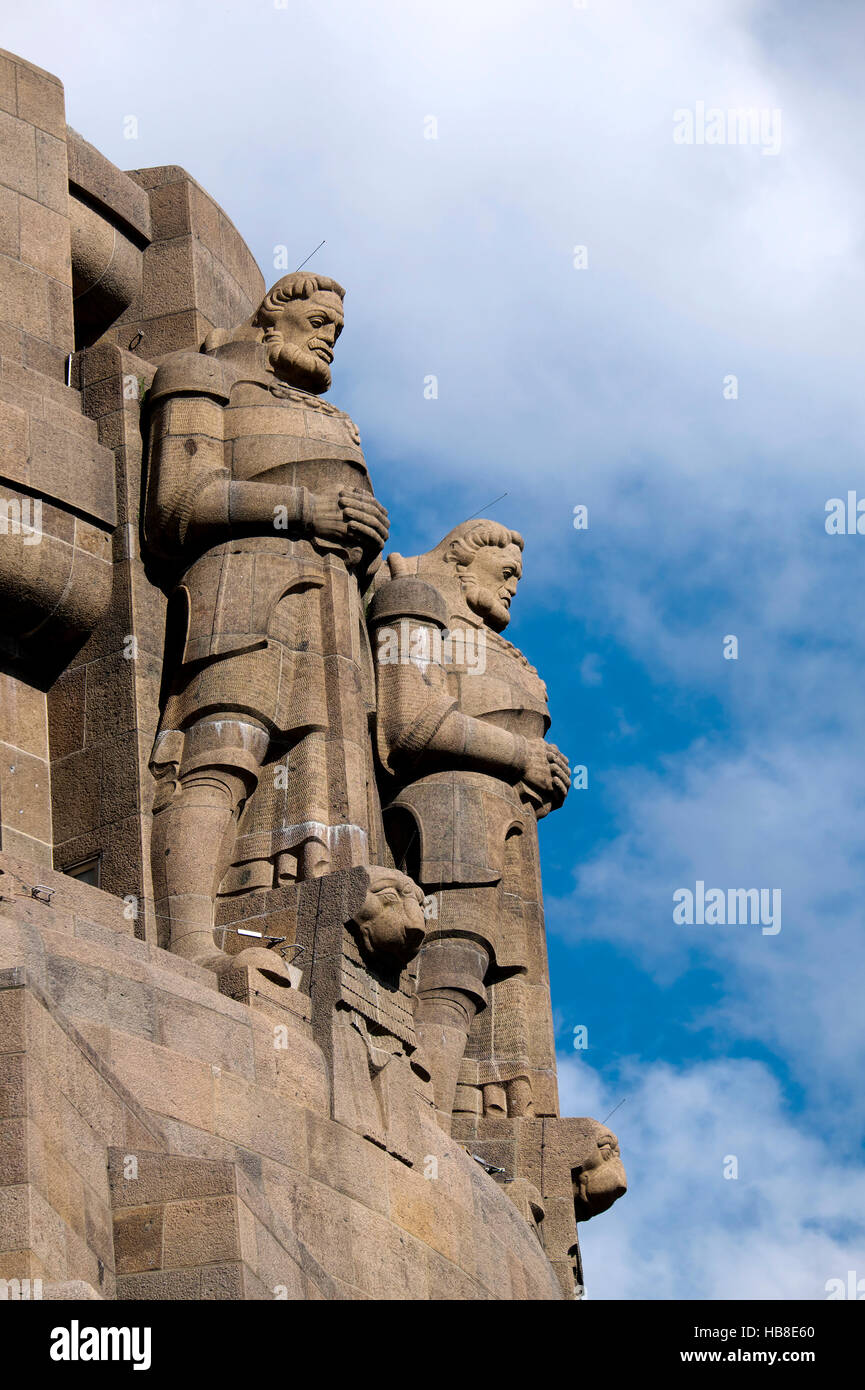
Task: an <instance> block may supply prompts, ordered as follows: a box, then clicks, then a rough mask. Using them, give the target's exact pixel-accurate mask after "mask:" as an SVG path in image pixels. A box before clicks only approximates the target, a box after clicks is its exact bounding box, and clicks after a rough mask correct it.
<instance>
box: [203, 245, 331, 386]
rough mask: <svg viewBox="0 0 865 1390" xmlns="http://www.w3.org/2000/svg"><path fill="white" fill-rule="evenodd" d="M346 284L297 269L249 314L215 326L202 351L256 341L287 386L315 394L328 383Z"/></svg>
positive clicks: (279, 282) (275, 372) (274, 287)
mask: <svg viewBox="0 0 865 1390" xmlns="http://www.w3.org/2000/svg"><path fill="white" fill-rule="evenodd" d="M344 296H345V290H344V289H343V287H342V285H339V284H337V282H336V280H331V279H330V276H328V275H309V274H307V272H306V271H305V270H296V271H295V272H294V274H293V275H283V277H282V279H281V280H277V282H276V284H275V285H274V286H273V288H272V289H269V290H268V292H267V294H266V295H265V296H264V299H263V300H262V301H261V303H260V304H259V306H258V308H257V309H256V311H255V313H254V314H253V315H252V317H251V318H248V319H246V321H245V322H244V323H242V324H240V325H239V326H238V327H237V328H233V329H231V330H225V329H214V330H213V331H212V332H211V333H209V334H208V336H207V338H205V340H204V351H205V352H214V351H215V350H217V349H219V348H227V347H228V346H229V345H231V344H234V343H244V342H254V343H261V344H262V345H263V347H264V349H265V352H266V354H267V360H268V363H269V365H270V369H271V371H272V372H273V373H274V374H275V375H276V376H278V377H279V379H280V381H284V382H285V383H286V385H288V386H296V387H297V388H298V389H299V390H301V391H311V392H313V393H314V394H315V395H317V396H320V395H321V394H322V393H323V392H324V391H327V390H329V389H330V364H331V362H332V361H333V349H334V345H335V343H336V340H337V338H338V337H339V335H340V333H341V332H342V326H343V322H344V318H343V312H342V301H343V298H344Z"/></svg>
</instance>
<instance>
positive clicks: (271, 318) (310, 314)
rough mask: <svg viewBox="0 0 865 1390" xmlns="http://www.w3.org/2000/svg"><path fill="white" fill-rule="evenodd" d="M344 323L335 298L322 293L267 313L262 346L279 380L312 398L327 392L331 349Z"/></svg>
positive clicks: (340, 303)
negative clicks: (311, 395) (308, 393)
mask: <svg viewBox="0 0 865 1390" xmlns="http://www.w3.org/2000/svg"><path fill="white" fill-rule="evenodd" d="M344 321H345V320H344V317H343V311H342V300H341V299H340V297H339V295H338V294H331V293H330V292H329V291H324V290H322V291H319V293H317V294H314V295H312V296H311V297H310V298H309V299H292V300H289V302H288V303H287V304H284V305H279V306H278V307H277V308H275V309H273V310H272V311H270V312H268V314H267V316H266V322H265V324H264V345H265V347H266V349H267V355H268V358H269V359H270V365H271V366H272V367H273V370H274V372H275V374H276V375H277V376H278V377H279V379H280V381H284V382H286V384H287V385H289V386H296V387H298V388H299V390H301V391H312V392H314V393H315V394H316V395H320V394H321V393H322V392H323V391H327V390H329V388H330V381H331V376H330V364H331V362H332V361H333V349H334V345H335V343H336V340H337V338H338V337H339V335H340V333H341V332H342V328H343V323H344Z"/></svg>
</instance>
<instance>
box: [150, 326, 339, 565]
mask: <svg viewBox="0 0 865 1390" xmlns="http://www.w3.org/2000/svg"><path fill="white" fill-rule="evenodd" d="M230 390H231V380H230V377H229V376H228V374H227V372H226V370H225V368H224V367H223V366H222V364H221V363H220V362H218V361H217V360H215V359H214V358H212V357H207V356H205V355H203V354H201V353H185V352H184V353H177V354H175V356H174V357H172V358H169V359H168V360H167V361H166V362H165V363H163V365H162V366H161V367H160V368H159V370H158V371H157V373H156V376H155V377H154V379H153V386H152V388H151V391H150V398H149V399H150V412H151V413H150V434H149V451H148V469H147V503H146V512H145V537H146V540H147V543H148V545H149V546H150V548H151V550H153V551H155V552H156V553H158V554H161V555H175V554H177V553H178V552H179V551H183V550H184V549H186V548H187V547H190V546H192V547H195V546H199V545H200V543H201V541H202V540H203V539H204V538H206V540H207V542H208V543H211V544H212V543H213V542H214V541H216V540H219V539H221V538H222V537H223V536H225V537H227V536H229V535H230V534H231V533H232V531H233V530H235V529H240V528H243V529H250V528H252V529H260V530H262V531H265V532H267V531H270V530H272V529H273V528H274V525H275V521H276V518H277V516H279V517H280V524H281V525H289V526H290V525H292V524H298V525H300V526H301V527H302V528H304V529H305V530H308V529H310V528H311V526H312V520H313V499H312V496H311V494H310V493H309V492H308V491H307V489H306V488H301V487H284V486H276V485H273V484H269V483H260V482H251V481H244V482H236V481H234V480H233V479H232V477H231V470H230V468H229V467H228V465H227V463H226V458H225V444H224V437H223V410H224V408H225V406H226V404H227V402H228V398H229V394H230ZM278 509H282V510H281V511H279V510H278Z"/></svg>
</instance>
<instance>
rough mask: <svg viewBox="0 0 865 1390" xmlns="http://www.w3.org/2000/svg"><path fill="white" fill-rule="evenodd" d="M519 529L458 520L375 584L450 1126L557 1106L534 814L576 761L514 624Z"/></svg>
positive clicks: (398, 802) (397, 815)
mask: <svg viewBox="0 0 865 1390" xmlns="http://www.w3.org/2000/svg"><path fill="white" fill-rule="evenodd" d="M522 548H523V541H522V537H521V536H519V535H518V534H517V532H515V531H511V530H509V529H508V528H507V527H505V526H501V525H499V523H498V522H495V521H485V520H480V521H470V522H465V523H463V525H461V526H457V527H456V528H455V529H454V530H453V531H451V532H450V534H449V535H447V536H446V537H445V538H444V540H443V541H442V542H441V543H440V544H439V545H437V546H436V547H435V549H434V550H432V551H430V552H429V553H428V554H426V555H419V556H415V557H414V558H412V559H410V560H409V559H404V558H403V557H401V556H398V555H391V556H390V557H389V561H388V568H387V570H385V569H382V571H381V572H380V573H379V575H378V577H377V580H376V592H375V596H374V598H373V601H372V604H371V606H370V612H369V622H370V626H371V630H372V633H373V639H374V642H375V643H376V647H377V652H376V674H377V681H378V714H377V724H376V728H377V747H378V755H379V759H380V764H381V777H382V802H383V805H384V806H385V820H386V828H387V831H388V836H389V839H390V843H391V848H392V851H393V854H394V859H395V861H396V863H397V865H398V866H399V867H400V868H404V869H405V870H406V872H407V873H409V874H411V875H412V877H414V878H415V879H416V880H417V882H418V883H420V884H421V885H422V887H423V889H424V891H425V892H427V893H428V894H433V895H435V900H436V904H437V910H438V919H437V920H431V921H429V923H428V927H429V928H430V930H429V931H428V934H427V940H426V945H425V947H424V949H423V951H422V953H421V956H420V962H419V975H418V984H417V994H418V998H417V1003H416V1007H415V1025H416V1028H417V1034H418V1039H419V1042H420V1045H421V1049H422V1051H423V1054H424V1058H425V1062H426V1065H427V1066H428V1068H429V1070H430V1072H431V1075H432V1080H433V1085H434V1088H435V1096H436V1108H437V1110H438V1113H439V1118H440V1121H441V1123H442V1124H443V1125H444V1126H445V1127H446V1128H448V1129H449V1128H450V1127H451V1117H452V1114H453V1113H454V1112H457V1113H459V1112H465V1113H466V1114H469V1115H477V1114H480V1115H503V1116H511V1115H518V1116H532V1115H537V1116H544V1115H550V1116H552V1115H556V1114H557V1096H556V1082H555V1058H554V1045H553V1028H552V1016H551V1008H550V998H549V979H548V972H547V961H546V944H545V936H544V924H543V909H542V898H541V880H540V865H539V860H538V843H537V821H538V819H539V818H540V817H542V816H545V815H546V814H547V813H548V812H549V811H551V810H553V809H555V808H556V807H557V806H560V805H561V804H562V802H563V800H564V798H565V795H566V793H567V790H568V786H569V782H570V778H569V770H568V763H567V760H566V759H565V757H564V756H563V754H561V753H560V752H559V750H558V749H557V748H556V747H555V745H553V744H550V743H547V742H545V740H544V734H545V732H546V730H547V728H548V726H549V722H550V720H549V714H548V710H547V698H546V688H545V686H544V684H543V682H542V681H541V679H540V677H539V676H538V674H537V672H536V671H535V669H534V667H532V666H530V665H529V663H528V661H527V660H526V659H525V657H524V656H523V655H522V653H520V652H519V651H517V649H516V648H515V647H513V646H511V644H510V643H509V642H507V641H506V640H505V639H504V638H503V637H502V636H500V633H501V632H502V630H503V629H504V628H505V627H506V626H507V623H508V620H509V613H510V604H511V600H512V598H513V596H514V594H515V593H516V588H517V584H518V582H519V578H520V575H521V573H522V554H521V552H522Z"/></svg>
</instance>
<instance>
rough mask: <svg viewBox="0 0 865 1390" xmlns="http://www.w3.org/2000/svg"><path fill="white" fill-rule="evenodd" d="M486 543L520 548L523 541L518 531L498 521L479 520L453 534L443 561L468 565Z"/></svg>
mask: <svg viewBox="0 0 865 1390" xmlns="http://www.w3.org/2000/svg"><path fill="white" fill-rule="evenodd" d="M487 545H500V546H502V547H504V546H506V545H515V546H517V548H518V549H519V550H522V548H523V545H524V541H523V538H522V536H521V535H520V533H519V531H511V530H509V528H508V527H507V526H502V525H501V523H500V522H498V521H479V522H478V523H477V525H476V526H472V527H469V528H468V529H467V530H465V531H464V532H463V534H462V535H460V536H455V537H454V539H453V540H452V541H451V543H450V545H449V546H448V548H447V553H446V554H445V557H444V558H445V563H446V564H451V565H457V566H459V565H470V564H471V562H472V560H473V559H474V557H475V553H476V552H477V551H478V550H482V549H483V548H484V546H487Z"/></svg>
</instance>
